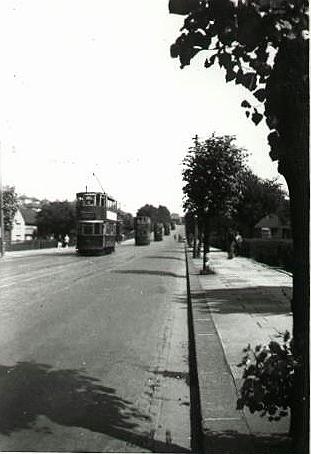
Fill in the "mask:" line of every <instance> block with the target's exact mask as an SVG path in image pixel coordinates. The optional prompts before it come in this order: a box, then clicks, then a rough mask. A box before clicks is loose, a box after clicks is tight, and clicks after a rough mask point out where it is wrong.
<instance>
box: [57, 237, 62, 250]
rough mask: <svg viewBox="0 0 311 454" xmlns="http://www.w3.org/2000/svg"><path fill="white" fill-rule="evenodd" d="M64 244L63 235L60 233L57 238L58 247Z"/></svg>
mask: <svg viewBox="0 0 311 454" xmlns="http://www.w3.org/2000/svg"><path fill="white" fill-rule="evenodd" d="M62 245H63V242H62V237H61V236H60V235H59V236H58V240H57V249H60V248H61V247H62Z"/></svg>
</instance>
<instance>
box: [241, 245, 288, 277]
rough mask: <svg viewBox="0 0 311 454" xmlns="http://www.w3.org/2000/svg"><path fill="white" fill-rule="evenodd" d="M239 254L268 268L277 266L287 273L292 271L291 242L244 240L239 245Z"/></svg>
mask: <svg viewBox="0 0 311 454" xmlns="http://www.w3.org/2000/svg"><path fill="white" fill-rule="evenodd" d="M240 254H241V255H242V256H244V257H249V258H252V259H255V260H257V261H258V262H263V263H266V264H267V265H270V266H278V267H281V268H285V269H286V270H288V271H292V269H293V242H292V240H274V239H261V238H246V239H244V240H243V243H242V245H241V250H240Z"/></svg>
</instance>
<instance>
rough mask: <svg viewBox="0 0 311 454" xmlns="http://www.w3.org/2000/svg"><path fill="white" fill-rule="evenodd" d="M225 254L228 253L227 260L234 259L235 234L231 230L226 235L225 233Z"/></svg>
mask: <svg viewBox="0 0 311 454" xmlns="http://www.w3.org/2000/svg"><path fill="white" fill-rule="evenodd" d="M227 252H228V259H233V258H234V257H235V252H236V240H235V233H234V231H233V230H232V229H229V230H228V233H227Z"/></svg>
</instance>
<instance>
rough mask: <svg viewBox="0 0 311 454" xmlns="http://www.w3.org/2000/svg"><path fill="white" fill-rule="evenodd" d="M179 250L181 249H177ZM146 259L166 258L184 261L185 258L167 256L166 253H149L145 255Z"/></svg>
mask: <svg viewBox="0 0 311 454" xmlns="http://www.w3.org/2000/svg"><path fill="white" fill-rule="evenodd" d="M179 252H181V251H179ZM145 258H146V259H160V260H162V259H167V260H180V261H181V262H184V261H185V259H184V258H181V257H172V256H167V255H149V256H147V257H145Z"/></svg>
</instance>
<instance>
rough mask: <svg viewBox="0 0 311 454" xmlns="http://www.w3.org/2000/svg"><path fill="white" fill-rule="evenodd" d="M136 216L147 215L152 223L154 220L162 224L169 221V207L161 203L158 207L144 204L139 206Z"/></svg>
mask: <svg viewBox="0 0 311 454" xmlns="http://www.w3.org/2000/svg"><path fill="white" fill-rule="evenodd" d="M137 216H148V217H149V218H150V219H151V223H152V224H155V223H156V222H161V223H163V224H164V223H170V222H171V213H170V211H169V209H168V208H167V207H166V206H163V205H159V207H158V208H156V207H154V206H153V205H149V204H146V205H144V206H143V207H141V208H139V210H138V211H137Z"/></svg>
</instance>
